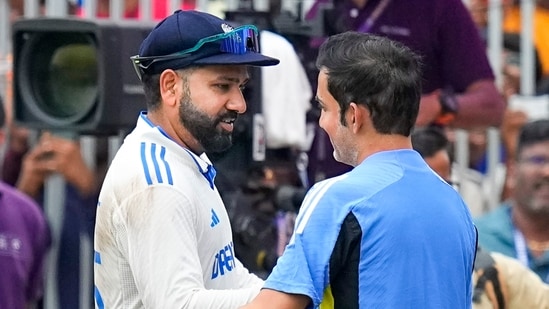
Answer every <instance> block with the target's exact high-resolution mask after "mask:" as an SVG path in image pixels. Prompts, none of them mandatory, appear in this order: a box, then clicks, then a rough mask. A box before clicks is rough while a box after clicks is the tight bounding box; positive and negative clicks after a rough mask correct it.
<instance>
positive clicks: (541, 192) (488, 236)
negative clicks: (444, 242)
mask: <svg viewBox="0 0 549 309" xmlns="http://www.w3.org/2000/svg"><path fill="white" fill-rule="evenodd" d="M508 169H509V170H508V177H509V181H510V185H511V186H512V190H511V195H510V198H509V199H508V200H506V201H504V202H503V203H502V205H501V206H500V207H498V208H496V209H495V210H493V211H492V212H490V213H488V214H486V215H484V216H482V217H480V218H478V219H477V220H476V226H477V228H478V231H479V244H480V245H481V246H482V247H484V248H486V249H487V250H490V251H495V252H500V253H502V254H504V255H507V256H511V257H515V258H517V259H518V260H519V261H520V262H521V263H523V264H524V265H525V266H527V267H529V268H531V269H532V270H533V271H534V272H535V273H537V274H538V275H539V276H540V278H541V279H542V280H543V281H545V282H546V283H547V282H549V120H548V119H545V120H537V121H534V122H529V123H527V124H525V125H524V126H523V127H522V129H521V131H520V134H519V137H518V143H517V150H516V157H515V159H514V161H513V162H512V164H511V165H509V166H508Z"/></svg>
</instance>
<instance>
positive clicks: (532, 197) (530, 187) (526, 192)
mask: <svg viewBox="0 0 549 309" xmlns="http://www.w3.org/2000/svg"><path fill="white" fill-rule="evenodd" d="M511 173H512V174H511V175H512V177H513V179H514V191H513V192H514V200H515V202H516V205H515V206H517V207H520V208H521V209H522V210H524V211H526V212H527V213H529V214H530V215H536V214H540V215H541V214H543V215H549V140H548V141H544V142H540V143H536V144H532V145H528V146H525V147H524V148H523V149H522V151H521V152H520V154H518V157H517V160H516V161H515V164H514V165H513V166H512V169H511Z"/></svg>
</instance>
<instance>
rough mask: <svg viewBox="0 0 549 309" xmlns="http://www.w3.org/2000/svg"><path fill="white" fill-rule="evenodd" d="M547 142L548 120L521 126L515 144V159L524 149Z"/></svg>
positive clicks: (548, 133) (548, 136)
mask: <svg viewBox="0 0 549 309" xmlns="http://www.w3.org/2000/svg"><path fill="white" fill-rule="evenodd" d="M545 141H549V119H540V120H536V121H532V122H528V123H526V124H525V125H524V126H522V128H521V130H520V134H519V137H518V143H517V153H516V155H517V159H518V158H519V157H520V153H521V152H522V150H523V149H524V147H527V146H531V145H533V144H537V143H541V142H545Z"/></svg>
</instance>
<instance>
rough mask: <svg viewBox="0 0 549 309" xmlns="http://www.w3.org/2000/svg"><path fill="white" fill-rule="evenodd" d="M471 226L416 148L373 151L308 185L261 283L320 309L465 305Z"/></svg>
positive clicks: (457, 200) (454, 197)
mask: <svg viewBox="0 0 549 309" xmlns="http://www.w3.org/2000/svg"><path fill="white" fill-rule="evenodd" d="M475 252H476V231H475V227H474V225H473V221H472V218H471V215H470V213H469V210H468V208H467V206H466V205H465V203H464V202H463V200H462V199H461V197H460V196H459V194H458V193H457V192H456V191H455V190H454V189H453V188H452V187H451V186H449V185H448V184H447V183H446V182H444V181H443V180H442V179H441V178H440V177H438V176H437V175H436V174H435V173H434V172H433V171H432V170H431V169H430V168H429V167H428V166H427V164H426V163H425V162H424V160H423V159H422V158H421V156H420V155H419V154H418V153H417V152H416V151H413V150H397V151H386V152H380V153H376V154H374V155H372V156H370V157H368V158H367V159H366V160H364V162H362V163H361V164H360V165H358V166H357V167H355V168H354V169H353V170H352V171H350V172H348V173H346V174H343V175H342V176H338V177H335V178H331V179H327V180H325V181H322V182H319V183H318V184H316V185H315V186H314V187H313V188H311V190H310V191H309V192H308V193H307V196H306V197H305V200H304V202H303V205H302V207H301V209H300V212H299V215H298V218H297V220H296V226H295V231H294V235H293V237H292V239H291V241H290V243H289V244H288V246H287V247H286V250H285V252H284V254H283V255H282V257H281V258H280V259H279V260H278V263H277V266H276V267H275V268H274V270H273V272H272V273H271V275H270V276H269V278H268V279H267V281H266V283H265V286H264V288H267V289H274V290H278V291H282V292H286V293H294V294H302V295H307V296H309V297H310V298H311V300H312V302H313V304H312V305H313V307H314V308H317V307H319V306H321V305H322V308H346V309H350V308H456V309H457V308H459V309H463V308H471V299H472V294H471V293H472V292H471V291H472V283H471V279H472V270H473V263H474V258H475Z"/></svg>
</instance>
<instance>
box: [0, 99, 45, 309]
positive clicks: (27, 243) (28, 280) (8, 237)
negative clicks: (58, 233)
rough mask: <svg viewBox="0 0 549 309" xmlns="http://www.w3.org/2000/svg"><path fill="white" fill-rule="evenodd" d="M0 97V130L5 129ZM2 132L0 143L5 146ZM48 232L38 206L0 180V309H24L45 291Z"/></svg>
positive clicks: (38, 298)
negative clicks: (0, 128)
mask: <svg viewBox="0 0 549 309" xmlns="http://www.w3.org/2000/svg"><path fill="white" fill-rule="evenodd" d="M4 119H5V115H4V108H3V104H2V100H1V97H0V127H2V128H3V126H4ZM4 139H5V136H4V132H3V129H2V131H1V132H0V140H1V141H0V144H3V143H4ZM50 241H51V239H50V233H49V229H48V225H47V222H46V218H45V217H44V214H43V213H42V210H41V209H40V206H39V205H38V204H37V203H36V202H35V201H34V200H32V199H31V198H30V197H28V196H27V195H25V194H24V193H22V192H21V191H18V190H17V189H15V188H13V187H12V186H10V185H8V184H6V183H4V182H3V181H0V274H1V275H0V308H10V309H27V308H34V306H35V305H36V304H37V303H38V301H39V300H40V299H41V297H42V295H43V292H44V282H43V280H44V272H45V269H44V264H45V259H46V253H47V251H48V248H49V246H50Z"/></svg>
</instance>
